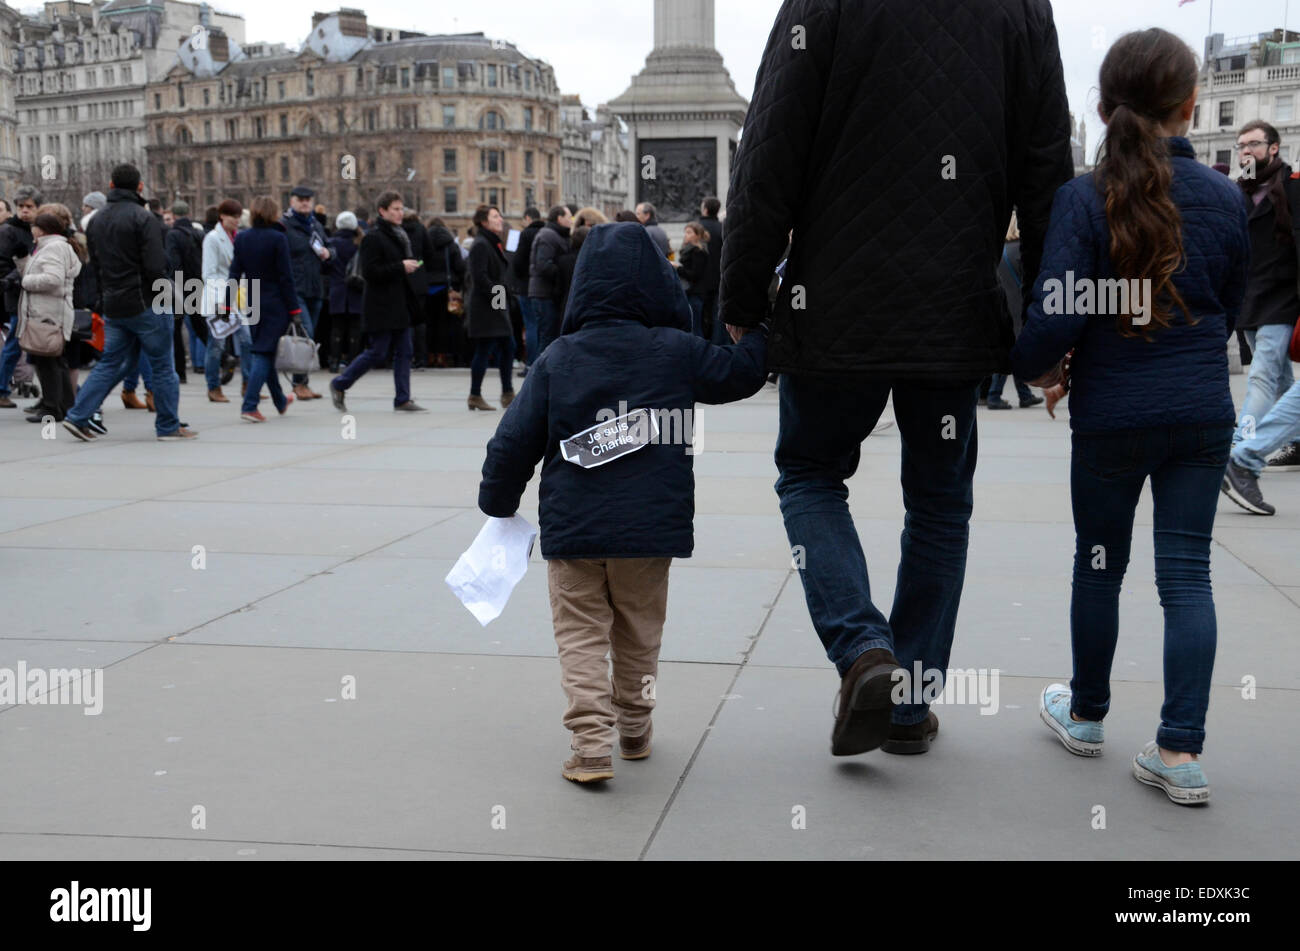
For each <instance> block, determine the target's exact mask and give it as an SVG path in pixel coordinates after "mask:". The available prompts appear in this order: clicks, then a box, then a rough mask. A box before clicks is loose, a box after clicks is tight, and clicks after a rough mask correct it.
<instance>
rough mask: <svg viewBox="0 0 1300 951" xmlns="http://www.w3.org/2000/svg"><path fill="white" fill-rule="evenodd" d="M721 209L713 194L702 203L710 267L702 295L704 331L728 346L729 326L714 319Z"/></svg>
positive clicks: (715, 312) (706, 272) (720, 238)
mask: <svg viewBox="0 0 1300 951" xmlns="http://www.w3.org/2000/svg"><path fill="white" fill-rule="evenodd" d="M721 209H722V202H720V201H718V199H716V198H714V197H713V196H709V197H708V198H706V199H704V201H703V202H701V203H700V224H702V225H704V230H705V231H707V232H708V233H709V246H708V247H709V267H708V270H706V271H705V272H704V285H703V287H702V288H701V295H700V296H701V297H703V298H704V332H705V333H707V334H708V335H709V339H710V340H712V341H713V342H714V343H716V344H718V345H719V346H726V345H727V344H729V343H731V337H730V336H729V335H728V334H727V328H726V327H725V326H724V325H723V323H722V321H720V320H714V319H713V318H714V317H715V316H716V315H717V312H718V284H719V281H720V278H721V275H722V222H721V221H719V220H718V212H719V211H720V210H721Z"/></svg>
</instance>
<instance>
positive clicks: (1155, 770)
mask: <svg viewBox="0 0 1300 951" xmlns="http://www.w3.org/2000/svg"><path fill="white" fill-rule="evenodd" d="M1133 777H1134V778H1135V779H1136V780H1137V781H1138V782H1140V783H1146V784H1147V785H1148V786H1156V787H1158V788H1160V789H1163V790H1164V791H1165V795H1166V796H1168V797H1169V799H1170V800H1171V801H1172V802H1176V803H1178V805H1180V806H1196V805H1200V804H1201V803H1203V802H1209V801H1210V784H1209V783H1208V782H1206V780H1205V773H1204V772H1203V771H1202V770H1201V764H1200V763H1197V762H1191V763H1181V764H1179V765H1178V766H1166V765H1165V761H1164V760H1162V759H1161V758H1160V749H1159V747H1158V746H1157V745H1156V741H1155V740H1152V741H1151V742H1150V743H1148V744H1147V745H1146V746H1145V747H1144V748H1143V750H1142V752H1141V753H1139V754H1138V755H1137V756H1135V757H1134V758H1133Z"/></svg>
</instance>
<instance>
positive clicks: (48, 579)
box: [0, 548, 339, 642]
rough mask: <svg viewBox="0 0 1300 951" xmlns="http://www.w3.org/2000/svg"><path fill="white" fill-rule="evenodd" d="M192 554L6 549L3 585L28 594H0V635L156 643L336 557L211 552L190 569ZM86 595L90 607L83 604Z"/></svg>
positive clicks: (291, 581)
mask: <svg viewBox="0 0 1300 951" xmlns="http://www.w3.org/2000/svg"><path fill="white" fill-rule="evenodd" d="M193 559H194V556H193V555H191V554H190V551H189V549H185V550H183V551H176V552H149V551H141V552H113V553H111V554H105V553H103V552H97V551H87V550H78V549H68V550H62V549H54V548H51V549H20V548H4V549H3V550H0V561H2V562H3V564H4V567H5V585H6V590H7V591H19V592H29V593H30V594H29V596H26V597H17V598H6V599H5V611H4V619H3V621H2V622H0V633H3V635H4V636H5V637H16V638H28V639H39V640H55V641H65V640H69V639H73V640H93V641H131V642H138V641H157V640H160V639H161V638H165V637H171V636H173V635H176V634H179V633H181V632H182V631H187V630H189V629H190V628H192V627H195V626H196V625H198V624H201V623H203V622H204V621H207V620H210V619H212V618H215V617H220V616H221V615H224V614H227V613H229V612H231V611H238V610H240V609H241V608H243V607H244V606H245V605H247V604H249V603H251V602H253V601H255V600H256V599H258V598H262V597H266V596H267V595H269V594H271V593H273V592H276V591H279V590H281V589H282V588H285V587H288V586H290V585H294V584H297V583H298V582H300V581H302V580H303V579H305V578H308V577H310V576H312V575H314V574H315V573H317V572H319V571H324V570H326V569H328V568H329V567H330V566H332V565H335V564H338V562H339V559H337V558H326V557H322V556H319V555H293V556H286V555H223V554H220V553H217V554H214V555H211V556H209V558H208V561H207V568H205V569H204V570H202V571H196V570H195V569H194V568H193V567H192V566H193ZM37 592H39V594H37ZM88 600H89V601H93V604H94V610H87V603H88Z"/></svg>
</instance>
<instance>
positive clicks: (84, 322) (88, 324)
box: [72, 308, 95, 343]
mask: <svg viewBox="0 0 1300 951" xmlns="http://www.w3.org/2000/svg"><path fill="white" fill-rule="evenodd" d="M94 325H95V315H94V314H93V313H91V312H90V311H89V310H86V309H85V308H78V309H76V310H74V311H73V312H72V339H73V340H74V341H78V340H80V341H84V342H85V343H90V341H91V340H92V339H93V338H94V334H95V326H94Z"/></svg>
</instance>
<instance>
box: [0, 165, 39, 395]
mask: <svg viewBox="0 0 1300 951" xmlns="http://www.w3.org/2000/svg"><path fill="white" fill-rule="evenodd" d="M44 200H45V199H44V197H43V196H42V195H41V193H40V192H39V191H37V190H36V189H35V188H34V187H32V186H31V185H23V186H22V187H20V188H19V189H18V190H17V191H15V192H14V205H15V214H13V215H12V216H10V217H9V218H6V219H5V221H4V223H3V224H0V287H3V288H4V307H5V312H4V316H3V319H4V321H5V322H6V323H7V324H8V327H9V332H8V336H6V337H5V343H4V349H3V350H0V409H13V408H15V407H16V406H17V405H18V404H17V403H15V402H14V401H13V400H11V399H10V398H9V381H10V379H11V378H12V377H13V375H14V368H15V367H17V366H18V361H19V359H21V357H22V355H23V352H22V349H21V348H20V347H19V346H18V296H19V293H20V292H21V291H22V283H21V282H22V275H21V274H20V273H19V271H18V263H17V262H18V261H19V260H21V259H22V258H25V257H27V255H29V254H31V252H32V247H33V246H34V245H35V243H36V242H35V240H34V239H33V238H32V222H33V221H34V220H35V219H36V209H37V208H39V207H40V206H41V203H42V202H43V201H44Z"/></svg>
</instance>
